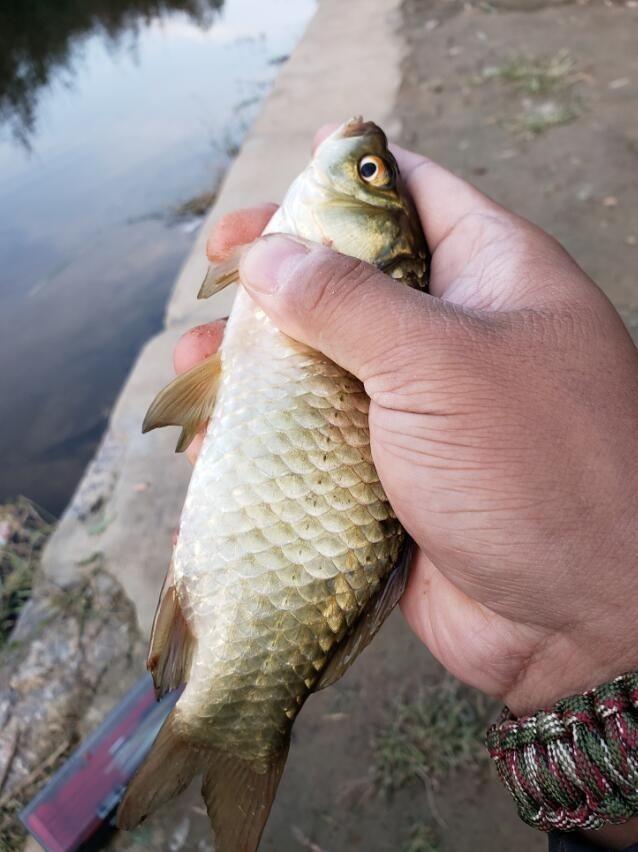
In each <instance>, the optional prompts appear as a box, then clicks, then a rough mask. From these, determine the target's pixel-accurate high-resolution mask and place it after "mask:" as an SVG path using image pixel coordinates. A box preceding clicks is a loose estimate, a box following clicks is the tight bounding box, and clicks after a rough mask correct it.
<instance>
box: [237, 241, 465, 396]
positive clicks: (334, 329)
mask: <svg viewBox="0 0 638 852" xmlns="http://www.w3.org/2000/svg"><path fill="white" fill-rule="evenodd" d="M240 278H241V282H242V284H243V286H244V287H245V289H246V290H247V291H248V293H249V294H250V296H251V297H252V298H253V299H254V300H255V301H256V302H257V303H258V304H259V305H260V307H261V308H263V310H264V311H265V312H266V313H267V314H268V315H269V317H270V318H271V319H272V320H273V322H274V323H275V325H276V326H277V328H279V329H280V330H281V331H283V332H285V333H286V334H288V335H289V336H290V337H292V338H294V339H295V340H299V341H300V342H302V343H305V344H306V345H308V346H310V347H312V348H313V349H318V350H319V351H320V352H323V353H324V354H325V355H327V356H328V357H329V358H331V359H332V360H333V361H335V362H336V363H337V364H339V365H340V366H342V367H343V368H344V369H346V370H348V371H349V372H350V373H353V374H354V375H355V376H357V377H358V378H359V379H360V380H361V381H363V382H364V383H365V384H366V388H367V390H368V394H369V395H370V396H373V395H374V393H375V391H383V390H385V389H387V388H386V387H384V385H385V384H387V383H388V382H396V378H397V374H402V373H404V372H405V371H408V372H410V370H412V372H413V371H414V356H415V352H416V351H418V348H415V347H423V346H424V345H427V348H428V352H429V356H428V369H432V368H433V366H434V363H435V362H436V360H437V357H438V356H437V355H436V354H434V355H433V353H439V354H441V353H449V352H450V341H452V340H453V339H454V338H455V337H458V335H459V331H460V330H461V329H462V326H463V323H461V322H460V321H459V319H460V318H459V314H460V310H459V309H458V308H457V307H455V306H452V305H449V304H447V303H445V302H442V301H441V300H440V299H436V298H434V297H432V296H430V295H428V294H426V293H422V292H419V291H416V290H413V289H411V288H410V287H407V286H406V285H405V284H401V283H400V282H399V281H397V280H395V279H393V278H390V276H388V275H385V274H384V273H383V272H380V271H379V270H378V269H376V268H375V267H373V266H370V265H369V264H367V263H363V262H362V261H359V260H356V259H355V258H352V257H347V256H345V255H342V254H338V253H337V252H335V251H332V250H331V249H329V248H326V247H325V246H321V245H317V244H314V243H304V242H301V241H298V240H296V239H295V238H290V237H286V236H283V235H281V234H272V235H268V236H266V237H262V238H261V239H259V240H257V241H256V242H255V243H254V244H253V245H252V246H251V247H250V248H249V249H248V250H247V251H246V252H245V254H244V256H243V257H242V260H241V264H240ZM444 342H445V343H444Z"/></svg>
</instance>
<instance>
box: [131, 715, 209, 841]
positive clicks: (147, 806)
mask: <svg viewBox="0 0 638 852" xmlns="http://www.w3.org/2000/svg"><path fill="white" fill-rule="evenodd" d="M175 728H176V725H175V710H172V711H171V713H170V715H169V716H168V718H167V719H166V721H165V722H164V724H163V725H162V728H161V730H160V732H159V734H158V735H157V739H156V740H155V742H154V743H153V747H152V749H151V752H150V754H149V756H148V757H147V758H146V760H145V761H144V763H143V764H142V766H141V768H140V769H138V771H137V773H136V774H135V775H134V776H133V780H132V781H131V783H130V784H129V785H128V789H127V791H126V794H125V796H124V800H123V801H122V804H121V805H120V808H119V811H118V814H117V824H118V826H119V827H120V828H124V829H130V828H135V826H136V825H139V823H140V822H142V820H144V819H146V817H147V816H148V815H149V814H150V813H152V812H153V811H155V810H157V808H159V807H160V806H161V805H164V804H166V802H168V801H170V799H172V798H174V797H175V796H177V795H179V793H181V792H182V790H185V789H186V787H188V785H189V784H190V782H191V780H192V779H193V777H194V776H195V775H197V774H198V773H199V772H201V770H202V762H201V758H202V757H203V755H202V753H201V752H200V751H199V750H198V749H196V748H193V747H192V746H190V745H188V743H186V742H185V741H184V740H183V739H180V737H179V734H178V733H177V731H176V730H175Z"/></svg>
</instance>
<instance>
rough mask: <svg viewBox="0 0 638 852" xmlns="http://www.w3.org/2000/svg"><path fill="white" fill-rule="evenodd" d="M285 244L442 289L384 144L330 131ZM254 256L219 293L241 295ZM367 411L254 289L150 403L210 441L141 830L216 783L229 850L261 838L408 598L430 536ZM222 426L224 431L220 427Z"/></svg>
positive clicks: (338, 373)
mask: <svg viewBox="0 0 638 852" xmlns="http://www.w3.org/2000/svg"><path fill="white" fill-rule="evenodd" d="M268 233H283V234H288V235H290V236H292V237H296V238H300V239H302V240H310V241H314V242H318V243H323V244H325V245H329V246H331V247H332V248H333V249H335V250H337V251H339V252H342V253H344V254H347V255H351V256H353V257H357V258H359V259H361V260H363V261H367V262H368V263H371V264H374V265H375V266H376V267H378V268H379V269H381V270H383V271H384V272H386V273H388V274H389V275H390V276H392V277H393V278H395V279H397V280H400V281H402V282H403V283H405V284H406V286H411V287H416V288H418V289H421V290H426V289H427V282H428V273H429V263H430V253H429V250H428V246H427V243H426V240H425V236H424V234H423V231H422V228H421V225H420V222H419V217H418V215H417V212H416V209H415V207H414V204H413V202H412V200H411V198H410V196H409V193H408V192H407V190H406V187H405V185H404V183H403V181H402V178H401V175H400V172H399V167H398V165H397V161H396V159H395V158H394V156H393V154H392V153H391V151H390V149H389V147H388V141H387V138H386V136H385V133H384V132H383V130H382V129H381V128H380V127H378V126H377V125H376V124H374V123H373V122H370V121H364V120H363V119H362V118H361V117H355V118H352V119H351V120H350V121H347V122H346V123H345V124H343V125H342V126H341V127H339V128H337V129H336V130H335V131H334V132H332V133H331V134H330V135H329V136H328V137H327V138H326V139H325V140H324V141H323V142H322V143H321V144H320V145H319V146H318V147H317V149H316V151H315V153H314V155H313V157H312V159H311V161H310V163H309V164H308V166H307V167H306V168H305V169H304V171H303V172H302V173H301V174H300V175H299V176H298V177H297V178H296V179H295V180H294V181H293V183H292V184H291V186H290V188H289V189H288V191H287V193H286V195H285V197H284V200H283V202H282V204H281V206H280V207H279V208H278V210H277V212H276V213H275V214H274V215H273V217H272V219H271V220H270V222H269V223H268V225H267V226H266V228H265V230H264V234H268ZM244 250H245V247H239V248H238V250H236V251H235V252H234V253H233V254H231V256H230V258H229V259H228V260H227V261H224V262H223V263H221V264H217V265H211V267H210V268H209V270H208V272H207V275H206V278H205V280H204V283H203V285H202V287H201V290H200V292H199V297H200V298H208V297H209V296H211V295H213V294H214V293H216V292H219V291H220V290H221V289H223V288H224V287H226V286H228V285H230V284H233V283H237V282H238V283H239V284H241V281H240V275H239V259H240V256H241V253H242V251H244ZM368 409H369V398H368V396H367V395H366V392H365V389H364V387H363V385H362V384H361V382H360V381H359V380H358V379H356V378H355V377H354V376H352V375H351V374H349V373H348V372H347V371H346V370H344V369H342V368H341V367H340V366H338V365H337V364H335V363H333V362H332V361H330V359H328V358H327V357H325V356H324V355H322V354H321V353H320V352H317V351H315V350H313V349H310V348H309V347H307V346H305V345H303V344H301V343H299V342H297V341H295V340H293V339H291V338H290V337H288V336H287V335H285V334H283V333H282V332H280V331H279V330H278V329H277V328H276V326H275V325H274V324H273V323H272V321H271V320H270V319H269V318H268V317H267V316H266V314H265V313H264V312H263V311H262V310H261V309H260V308H259V307H258V306H257V305H256V303H255V302H254V301H253V300H252V299H251V298H250V296H249V295H248V293H247V292H246V291H245V290H244V289H243V288H242V287H241V286H240V287H238V288H237V295H236V298H235V301H234V304H233V309H232V312H231V315H230V317H229V320H228V323H227V326H226V330H225V333H224V339H223V342H222V345H221V347H220V350H219V352H218V353H216V354H214V355H212V356H210V357H209V358H207V359H206V360H204V361H202V362H201V363H200V364H198V365H197V366H195V367H193V368H192V369H191V370H190V371H189V372H187V373H184V374H182V375H180V376H179V377H178V378H176V379H175V380H174V381H173V382H171V384H169V385H168V386H167V387H166V388H165V389H164V390H163V391H161V392H160V393H159V394H158V396H157V397H156V399H155V400H154V401H153V403H152V404H151V406H150V408H149V410H148V413H147V415H146V418H145V421H144V426H143V429H144V431H148V430H150V429H154V428H157V427H160V426H166V425H177V426H181V428H182V431H181V434H180V438H179V441H178V444H177V450H178V451H183V450H184V449H186V448H187V447H188V445H189V444H190V442H191V441H192V439H193V437H194V436H195V435H196V434H197V433H198V432H199V431H200V430H202V429H204V428H205V429H206V432H205V437H204V441H203V445H202V448H201V452H200V454H199V457H198V460H197V462H196V464H195V467H194V470H193V473H192V477H191V481H190V485H189V488H188V492H187V495H186V499H185V502H184V507H183V511H182V515H181V521H180V527H179V535H178V538H177V542H176V544H175V546H174V551H173V557H172V562H171V565H170V568H169V571H168V574H167V577H166V580H165V582H164V586H163V588H162V591H161V595H160V600H159V604H158V608H157V612H156V615H155V621H154V625H153V629H152V634H151V640H150V648H149V655H148V661H147V665H148V668H149V670H150V671H151V673H152V675H153V680H154V683H155V688H156V693H157V695H158V697H161V696H162V695H164V694H165V693H166V692H168V691H170V690H174V689H176V688H178V687H180V686H183V692H182V694H181V695H180V698H179V700H178V701H177V704H176V706H175V708H174V709H173V710H172V712H171V714H170V716H169V717H168V718H167V720H166V722H165V723H164V725H163V727H162V729H161V730H160V732H159V734H158V736H157V738H156V741H155V743H154V745H153V748H152V750H151V752H150V754H149V756H148V757H147V759H146V761H145V763H144V764H143V765H142V767H141V768H140V770H139V771H138V773H137V774H136V775H135V776H134V778H133V779H132V781H131V783H130V785H129V787H128V789H127V791H126V794H125V796H124V799H123V801H122V804H121V806H120V809H119V814H118V823H119V825H120V827H122V828H133V827H134V826H136V825H137V824H139V823H140V822H141V821H142V820H143V819H145V818H146V817H147V816H148V815H149V814H150V813H152V812H153V811H156V810H157V809H158V808H160V807H161V806H162V805H163V804H165V803H166V802H168V801H169V800H170V799H172V798H173V797H175V796H177V795H178V794H179V793H180V792H181V791H182V790H184V789H185V787H186V786H188V784H189V783H190V782H191V780H192V779H193V777H194V776H195V775H197V774H201V775H202V777H203V783H202V796H203V798H204V801H205V803H206V807H207V811H208V815H209V818H210V823H211V826H212V830H213V833H214V837H215V844H216V846H215V848H216V849H217V852H254V851H255V850H256V849H257V847H258V845H259V842H260V839H261V836H262V832H263V830H264V826H265V824H266V820H267V817H268V814H269V812H270V808H271V805H272V802H273V799H274V797H275V793H276V790H277V786H278V784H279V780H280V778H281V774H282V772H283V768H284V764H285V761H286V756H287V754H288V748H289V743H290V735H291V728H292V725H293V722H294V720H295V718H296V717H297V715H298V713H299V711H300V710H301V708H302V707H303V704H304V702H305V701H306V699H307V698H308V697H309V695H311V693H313V692H314V691H316V690H319V689H323V688H324V687H326V686H329V685H330V684H332V683H334V682H335V681H337V680H338V679H339V678H340V677H341V675H342V674H343V673H344V672H345V671H346V670H347V669H348V668H349V667H350V666H351V665H352V663H353V662H354V660H355V659H356V658H357V656H358V655H359V654H360V653H361V651H362V650H363V649H364V648H365V647H366V646H367V645H368V643H369V642H370V641H371V639H372V638H373V637H374V635H375V634H376V633H377V631H378V630H379V628H380V627H381V625H382V624H383V622H384V620H385V619H386V617H387V616H388V615H389V613H390V612H391V610H392V609H393V607H394V606H395V604H396V603H397V601H398V600H399V598H400V597H401V594H402V592H403V590H404V588H405V583H406V578H407V573H408V569H409V563H410V558H411V550H412V542H411V540H410V538H409V536H408V535H407V533H406V532H405V531H404V530H403V528H402V526H401V524H400V522H399V520H398V519H397V517H396V515H395V513H394V511H393V509H392V507H391V505H390V503H389V501H388V499H387V497H386V495H385V492H384V490H383V486H382V484H381V482H380V481H379V477H378V474H377V471H376V469H375V466H374V462H373V459H372V454H371V449H370V434H369V429H368ZM206 424H208V425H206Z"/></svg>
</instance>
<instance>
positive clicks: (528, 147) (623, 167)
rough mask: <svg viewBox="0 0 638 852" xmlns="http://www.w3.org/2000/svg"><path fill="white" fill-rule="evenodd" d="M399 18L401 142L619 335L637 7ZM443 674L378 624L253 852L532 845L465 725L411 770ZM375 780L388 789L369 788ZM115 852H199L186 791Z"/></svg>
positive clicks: (315, 703)
mask: <svg viewBox="0 0 638 852" xmlns="http://www.w3.org/2000/svg"><path fill="white" fill-rule="evenodd" d="M402 14H403V19H402V21H401V22H400V26H401V27H402V29H403V32H404V34H405V37H406V40H407V44H408V48H409V50H408V53H407V55H406V57H405V61H404V67H403V84H402V86H401V90H400V93H399V100H398V104H397V117H398V118H400V120H401V125H402V140H401V141H402V142H403V144H405V145H407V146H409V147H411V148H414V149H416V150H420V151H423V152H424V153H427V154H428V155H429V156H431V157H433V158H434V159H436V160H438V161H440V162H442V163H444V164H445V165H446V166H448V167H450V168H452V169H454V170H456V171H457V172H459V173H460V174H462V175H464V176H465V177H467V178H468V179H470V180H472V181H473V182H475V183H476V184H477V185H478V186H479V187H480V188H481V189H483V190H484V191H486V192H488V193H489V194H491V195H492V196H493V197H495V198H496V199H498V200H499V201H500V202H502V203H503V204H505V205H507V206H509V207H511V208H513V209H514V210H516V211H517V212H518V213H520V214H522V215H524V216H526V217H528V218H530V219H532V220H533V221H535V222H536V223H538V224H539V225H541V226H542V227H544V228H545V229H547V230H548V231H550V232H551V233H552V234H554V235H555V236H556V237H557V238H558V239H559V240H561V241H562V242H563V243H564V244H565V245H566V247H567V248H568V250H569V251H570V252H571V253H572V254H573V255H574V256H575V257H576V258H577V260H578V261H579V262H580V263H581V265H582V266H583V267H584V268H585V269H586V271H587V272H588V273H589V274H590V275H591V276H592V277H593V278H594V279H595V280H596V281H598V282H599V283H600V285H601V286H602V287H603V288H604V290H605V291H606V292H607V294H608V295H609V297H610V298H611V299H612V301H613V302H614V303H615V304H616V306H617V307H618V308H619V310H620V311H621V312H622V314H623V316H624V318H625V320H626V322H627V324H628V326H629V327H630V328H632V330H633V332H634V334H636V333H637V332H638V283H637V281H636V268H637V262H638V49H637V48H638V0H626V2H603V0H592V2H589V3H588V2H557V0H555V2H550V0H546V2H542V0H519V1H518V2H517V0H490V2H483V3H473V4H468V3H463V2H459V0H447V2H446V0H405V3H404V7H403V12H402ZM443 679H444V674H443V671H442V670H441V668H440V667H439V666H438V664H437V663H436V662H435V661H434V660H433V659H432V658H431V657H430V656H429V654H428V653H427V651H426V650H425V649H424V648H423V647H422V646H421V645H420V644H419V642H418V641H417V640H416V639H415V638H414V637H413V636H412V635H411V634H410V633H409V631H408V629H407V628H406V626H405V625H404V623H403V621H402V618H401V616H400V614H399V613H395V614H394V615H393V616H392V618H391V619H390V621H389V622H388V624H387V625H386V626H385V627H384V629H383V631H382V632H381V634H380V636H379V637H378V638H377V640H376V641H375V642H374V643H373V645H372V647H371V648H370V649H369V650H368V651H367V652H366V653H365V654H364V656H363V657H362V658H361V659H360V660H359V661H358V663H357V665H356V666H355V667H354V668H353V670H352V671H350V672H349V673H348V675H347V676H346V677H345V678H344V679H343V680H342V681H341V682H340V683H338V684H337V685H336V686H334V687H331V688H330V689H328V690H325V691H324V692H322V693H319V694H317V695H315V696H312V697H311V699H310V700H309V701H308V704H307V705H306V707H305V708H304V711H303V713H302V714H301V716H300V718H299V720H298V722H297V723H296V725H295V730H294V736H293V743H292V748H291V752H290V758H289V761H288V766H287V769H286V772H285V774H284V777H283V781H282V784H281V787H280V791H279V795H278V797H277V800H276V803H275V806H274V808H273V812H272V815H271V818H270V821H269V824H268V827H267V830H266V834H265V836H264V841H263V844H262V849H263V850H264V852H299V850H304V849H305V850H310V852H359V850H360V851H361V852H368V850H369V852H386V850H387V852H436V850H440V852H470V850H475V851H476V852H488V850H490V852H491V850H494V852H506V850H517V852H535V850H539V852H540V850H542V849H545V848H546V839H545V837H543V836H542V835H540V834H538V833H535V832H534V831H532V830H531V829H528V828H526V827H525V826H524V825H523V824H522V823H521V822H520V821H519V820H518V818H517V816H516V814H515V811H514V808H513V806H512V804H511V802H510V800H509V798H508V796H507V795H506V793H505V792H504V791H503V790H502V788H501V786H500V784H499V783H498V781H497V779H496V777H495V774H494V771H493V769H492V768H491V767H490V766H489V765H486V764H484V763H483V764H481V763H480V760H478V757H477V755H478V754H479V753H480V747H479V746H478V738H477V737H476V736H475V729H476V718H474V717H471V718H470V717H468V719H465V720H463V722H462V724H460V725H454V726H451V727H450V730H447V731H446V730H445V725H443V726H442V727H441V729H440V732H439V733H437V737H438V738H439V740H440V744H441V745H442V746H445V747H449V750H450V755H451V756H450V757H449V759H447V760H446V761H443V764H442V766H441V767H440V768H439V775H440V779H439V780H438V781H436V783H431V782H427V783H424V780H423V779H421V778H419V777H418V772H414V771H413V768H414V755H415V753H416V754H417V756H418V753H419V752H418V747H419V745H422V744H423V743H422V742H421V740H420V739H419V737H420V736H421V735H422V736H423V738H426V739H427V737H426V733H425V732H424V731H423V730H421V729H419V726H418V724H417V725H413V726H412V727H411V728H409V733H408V735H404V734H405V731H401V730H399V729H398V728H397V724H396V720H397V715H398V712H399V711H398V709H397V706H398V702H402V703H403V705H404V707H405V706H407V707H408V708H409V707H410V706H413V705H414V704H415V702H417V701H418V699H419V695H420V694H421V692H422V690H423V688H424V687H425V686H427V685H431V684H437V683H441V682H442V681H443ZM468 706H469V707H470V708H474V709H475V710H476V713H478V714H479V715H480V713H481V712H483V710H484V709H485V708H483V707H482V706H481V704H480V702H478V699H476V698H473V697H471V698H470V699H469V702H468ZM494 709H495V708H487V713H488V714H489V712H493V711H494ZM440 721H441V720H440V719H439V722H440ZM443 721H445V720H443ZM459 731H460V732H461V735H462V737H465V739H463V740H462V738H459ZM461 740H462V741H461ZM380 742H382V743H383V748H381V746H380ZM415 750H416V751H415ZM381 752H383V756H380V755H381ZM402 761H403V763H402ZM406 765H407V767H408V769H407V770H405V766H406ZM402 766H403V769H404V770H405V771H403V774H402V770H401V767H402ZM392 780H394V781H395V782H396V784H397V785H398V787H399V789H396V790H394V791H390V792H388V791H387V789H386V790H385V791H384V788H388V787H389V786H391V784H390V782H391V781H392ZM402 781H403V782H404V783H400V782H402ZM114 846H115V847H116V848H117V849H118V850H119V849H127V850H133V849H135V850H139V849H170V850H172V852H178V850H180V849H184V850H200V852H205V850H212V843H211V840H210V834H209V831H208V826H207V820H206V817H205V813H204V810H203V807H202V802H201V799H200V798H199V794H198V790H197V788H196V787H193V788H191V790H190V791H189V792H188V793H187V794H186V796H185V797H184V798H182V799H181V800H180V801H179V802H178V803H173V804H171V805H170V806H169V807H167V808H166V809H165V810H164V812H163V813H162V814H161V816H160V817H159V819H154V820H151V821H150V822H149V824H148V825H147V826H144V827H142V828H140V829H139V830H138V831H137V832H135V833H133V834H132V835H128V836H126V837H125V836H120V837H119V838H118V839H117V840H116V841H115V843H114Z"/></svg>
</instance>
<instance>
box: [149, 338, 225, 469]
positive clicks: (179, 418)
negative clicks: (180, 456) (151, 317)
mask: <svg viewBox="0 0 638 852" xmlns="http://www.w3.org/2000/svg"><path fill="white" fill-rule="evenodd" d="M220 378H221V359H220V356H219V353H217V352H216V353H215V354H214V355H211V356H210V357H209V358H206V359H205V360H204V361H202V362H201V363H200V364H197V365H196V366H195V367H193V368H192V369H191V370H189V371H188V372H187V373H183V374H182V375H181V376H178V377H177V378H176V379H173V381H172V382H171V383H170V385H167V386H166V387H165V388H164V390H161V391H160V392H159V393H158V395H157V396H156V397H155V399H154V400H153V402H152V403H151V405H150V408H149V409H148V411H147V412H146V417H145V418H144V424H143V426H142V432H150V431H151V429H157V428H158V426H181V427H182V434H181V435H180V438H179V441H178V442H177V447H176V448H175V452H177V453H181V452H183V451H184V450H185V449H186V448H187V447H188V445H189V444H190V442H191V441H192V440H193V438H194V437H195V435H196V434H197V433H198V432H199V431H200V430H201V429H202V428H203V427H204V424H205V423H206V421H207V420H208V419H209V418H210V416H211V414H212V413H213V408H214V407H215V398H216V396H217V388H218V387H219V381H220Z"/></svg>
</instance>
